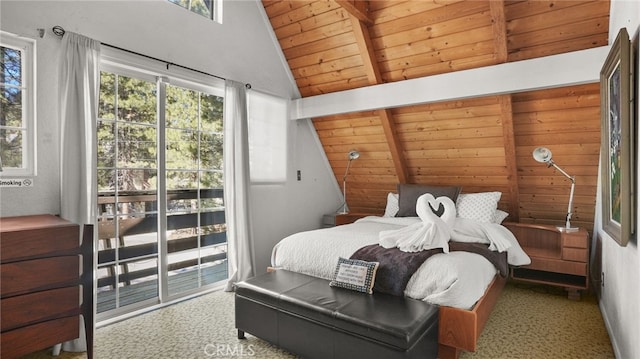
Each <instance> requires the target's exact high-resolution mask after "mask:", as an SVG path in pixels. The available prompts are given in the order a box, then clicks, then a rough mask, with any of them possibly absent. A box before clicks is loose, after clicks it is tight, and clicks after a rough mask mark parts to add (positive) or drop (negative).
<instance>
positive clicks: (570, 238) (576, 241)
mask: <svg viewBox="0 0 640 359" xmlns="http://www.w3.org/2000/svg"><path fill="white" fill-rule="evenodd" d="M563 241H564V246H565V247H573V248H587V247H588V244H589V241H588V240H587V237H586V236H585V235H579V234H578V235H575V234H571V233H566V234H565V235H564V238H563Z"/></svg>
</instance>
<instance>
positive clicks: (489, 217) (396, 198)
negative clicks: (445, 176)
mask: <svg viewBox="0 0 640 359" xmlns="http://www.w3.org/2000/svg"><path fill="white" fill-rule="evenodd" d="M401 186H402V187H403V189H404V194H405V196H404V202H403V204H404V206H405V207H404V211H403V212H402V213H405V215H401V214H400V194H398V193H393V192H389V193H388V194H387V204H386V207H385V210H384V215H383V217H410V215H406V214H407V213H409V212H410V211H409V210H408V209H406V208H407V207H408V206H411V204H410V203H411V202H414V203H413V211H414V212H415V201H417V197H420V195H422V194H423V193H432V194H433V192H428V191H429V190H431V189H433V188H434V186H421V185H398V190H399V191H400V187H401ZM413 187H416V188H413ZM437 188H438V189H444V188H446V189H447V191H448V194H449V195H452V196H454V197H456V198H455V199H453V198H452V199H453V200H454V201H455V202H456V211H457V212H458V217H460V218H468V219H474V220H477V221H480V222H485V223H496V224H501V223H502V222H503V221H504V220H505V219H506V218H507V217H508V216H509V213H507V212H505V211H502V210H499V209H498V202H499V201H500V197H502V193H501V192H480V193H465V194H459V188H460V187H437ZM455 189H458V190H457V192H456V190H455ZM422 190H427V192H423V193H421V192H422ZM440 192H441V193H442V191H440ZM418 193H419V194H418ZM445 195H447V194H445ZM449 195H447V197H449V198H451V196H449ZM414 197H415V198H414ZM434 197H436V195H435V194H434ZM413 216H417V214H414V215H413Z"/></svg>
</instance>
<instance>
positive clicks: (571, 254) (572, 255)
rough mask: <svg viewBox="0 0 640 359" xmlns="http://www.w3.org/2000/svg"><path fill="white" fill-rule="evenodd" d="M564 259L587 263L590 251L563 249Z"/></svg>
mask: <svg viewBox="0 0 640 359" xmlns="http://www.w3.org/2000/svg"><path fill="white" fill-rule="evenodd" d="M562 259H564V260H566V261H574V262H583V263H585V262H587V261H588V260H589V251H587V249H586V248H584V249H583V248H563V249H562Z"/></svg>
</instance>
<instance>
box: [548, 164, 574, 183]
mask: <svg viewBox="0 0 640 359" xmlns="http://www.w3.org/2000/svg"><path fill="white" fill-rule="evenodd" d="M549 165H550V166H553V167H555V169H557V170H558V171H560V173H562V174H563V175H564V176H565V177H567V178H568V179H570V180H571V183H576V179H575V177H573V176H569V174H568V173H567V172H565V171H564V170H563V169H562V168H560V166H558V165H557V164H556V163H555V162H553V161H550V162H549Z"/></svg>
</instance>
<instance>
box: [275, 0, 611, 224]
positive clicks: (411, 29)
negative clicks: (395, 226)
mask: <svg viewBox="0 0 640 359" xmlns="http://www.w3.org/2000/svg"><path fill="white" fill-rule="evenodd" d="M263 4H264V7H265V10H266V13H267V15H268V17H269V19H270V22H271V25H272V26H273V29H274V32H275V34H276V37H277V38H278V41H279V43H280V46H281V47H282V51H283V53H284V55H285V57H286V60H287V62H288V64H289V67H290V69H291V72H292V73H293V76H294V77H295V80H296V82H297V85H298V88H299V90H300V93H301V95H302V96H303V97H308V96H314V95H319V94H325V93H331V92H338V91H342V90H348V89H354V88H359V87H364V86H370V85H375V84H381V83H387V82H396V81H402V80H406V79H412V78H419V77H425V76H431V75H436V74H442V73H447V72H453V71H460V70H465V69H473V68H479V67H483V66H489V65H495V64H500V63H505V62H515V61H521V60H526V59H532V58H537V57H543V56H548V55H554V54H560V53H566V52H572V51H578V50H584V49H588V48H593V47H600V46H606V45H607V41H608V29H609V1H570V0H562V1H545V0H536V1H502V0H491V1H481V0H473V1H446V0H445V1H441V0H433V1H425V0H419V1H398V0H375V1H354V0H317V1H314V0H311V1H301V0H292V1H271V0H263ZM599 103H600V97H599V87H598V84H597V83H594V84H587V85H581V86H574V87H564V88H557V89H551V90H543V91H534V92H529V93H519V94H513V95H500V96H487V97H481V98H475V99H470V100H463V101H450V102H442V103H433V104H424V105H416V106H409V107H403V108H389V109H383V110H376V111H367V112H360V113H351V114H346V115H336V116H330V117H323V118H315V119H313V123H314V125H315V127H316V130H317V133H318V136H319V138H320V140H321V142H322V144H323V147H324V150H325V152H326V154H327V158H328V159H329V161H330V164H331V166H332V168H333V170H334V173H335V175H336V178H337V179H338V180H339V181H340V182H341V181H342V176H343V175H344V172H345V170H346V165H347V155H346V154H347V153H348V151H349V150H350V149H358V150H359V151H360V152H361V157H360V159H358V160H357V161H355V162H354V163H352V167H351V169H350V174H349V183H350V185H349V190H348V198H349V206H350V208H351V210H352V211H363V212H374V213H381V212H382V211H383V210H384V205H385V202H386V194H387V193H388V192H392V191H395V186H396V184H398V183H428V184H443V185H445V184H456V185H461V186H463V192H480V191H494V190H498V191H501V192H502V193H503V196H502V200H501V202H500V207H501V208H502V209H504V210H506V211H508V212H509V213H510V215H511V216H510V219H511V220H521V221H528V222H548V223H562V222H563V221H564V216H565V214H566V211H567V208H566V203H567V200H568V189H569V184H568V183H569V182H568V181H567V179H566V178H565V177H564V176H563V175H562V174H560V173H559V172H557V171H554V170H553V169H547V168H545V166H543V165H540V164H539V163H537V162H535V161H534V160H533V158H532V156H531V151H532V150H533V149H534V148H535V147H538V146H545V147H549V148H551V149H552V150H553V152H554V159H556V162H558V163H559V164H561V165H562V163H564V164H566V165H567V168H564V167H563V168H564V169H565V170H566V171H567V172H570V173H572V174H575V176H576V182H577V184H576V199H575V206H574V209H573V212H574V221H577V222H578V224H582V225H584V226H587V228H589V229H591V228H592V224H593V218H594V206H595V191H596V183H597V171H598V156H599V146H600V110H599V106H600V105H599Z"/></svg>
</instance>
